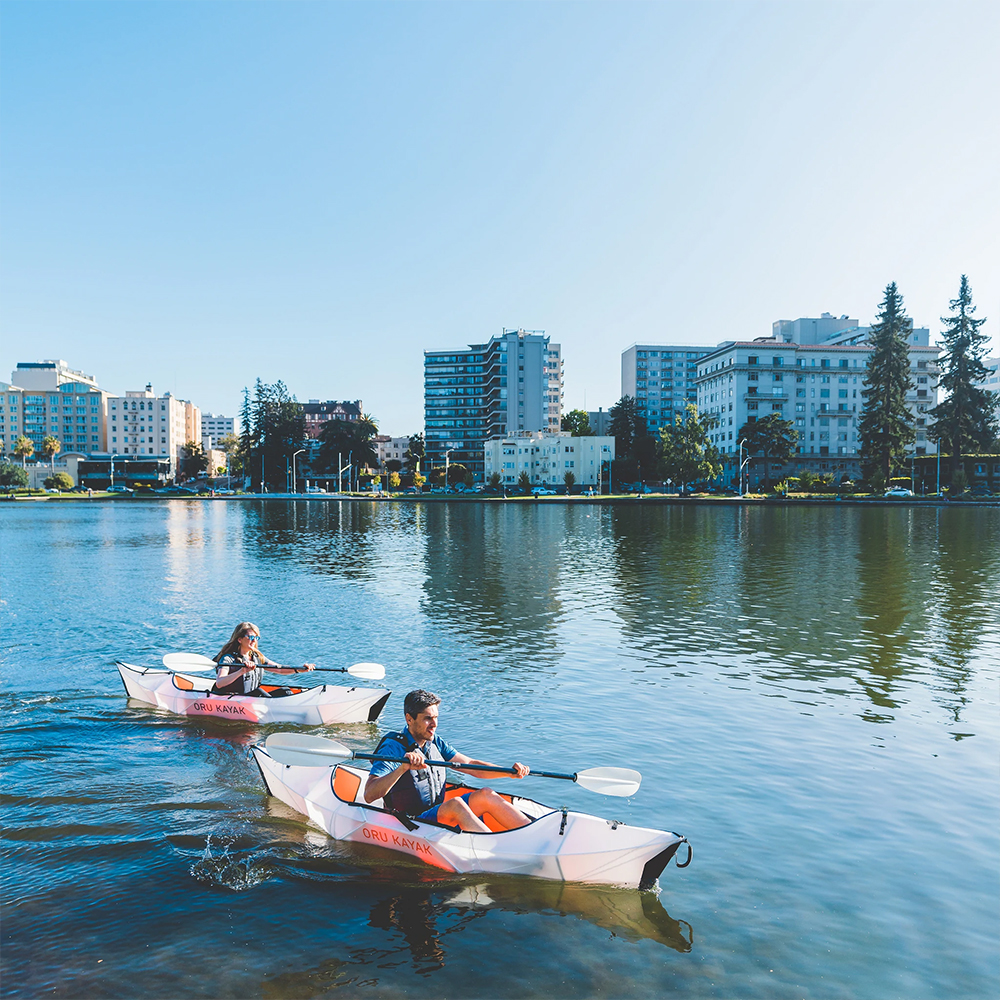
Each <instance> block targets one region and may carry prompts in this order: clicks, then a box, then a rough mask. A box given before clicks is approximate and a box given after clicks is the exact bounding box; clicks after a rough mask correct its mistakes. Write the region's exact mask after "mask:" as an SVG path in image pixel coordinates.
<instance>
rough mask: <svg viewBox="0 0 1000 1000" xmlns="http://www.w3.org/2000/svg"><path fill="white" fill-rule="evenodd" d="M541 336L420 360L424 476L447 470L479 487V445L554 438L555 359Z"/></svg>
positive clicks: (532, 333)
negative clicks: (458, 470) (519, 436)
mask: <svg viewBox="0 0 1000 1000" xmlns="http://www.w3.org/2000/svg"><path fill="white" fill-rule="evenodd" d="M561 353H562V352H561V349H560V346H559V345H558V344H553V343H551V341H550V340H549V338H548V337H546V336H545V334H544V331H538V330H504V332H503V333H502V334H501V335H500V336H499V337H491V338H490V339H489V341H487V342H486V343H485V344H470V345H469V349H468V350H467V351H425V352H424V451H425V455H426V468H425V469H424V471H425V472H427V471H428V470H430V469H431V468H437V467H439V466H443V465H444V463H445V452H448V453H449V456H448V458H449V461H450V462H451V463H452V464H461V465H464V466H465V467H466V468H467V469H469V470H470V471H471V472H472V474H473V477H474V478H475V480H476V481H479V482H481V481H482V479H483V472H484V466H483V459H484V451H483V444H484V442H485V441H487V440H489V439H490V438H494V437H501V436H503V435H507V434H513V433H515V432H517V431H544V432H558V431H559V421H560V414H561V413H562V397H563V375H562V356H561Z"/></svg>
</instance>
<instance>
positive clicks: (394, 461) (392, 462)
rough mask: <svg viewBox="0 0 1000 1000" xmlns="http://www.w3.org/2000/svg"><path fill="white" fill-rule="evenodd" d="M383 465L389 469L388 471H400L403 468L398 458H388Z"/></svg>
mask: <svg viewBox="0 0 1000 1000" xmlns="http://www.w3.org/2000/svg"><path fill="white" fill-rule="evenodd" d="M385 467H386V469H388V470H389V472H401V471H402V469H403V463H402V462H401V461H400V460H399V459H398V458H390V459H389V460H388V461H387V462H386V463H385Z"/></svg>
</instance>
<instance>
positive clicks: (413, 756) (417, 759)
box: [404, 750, 427, 771]
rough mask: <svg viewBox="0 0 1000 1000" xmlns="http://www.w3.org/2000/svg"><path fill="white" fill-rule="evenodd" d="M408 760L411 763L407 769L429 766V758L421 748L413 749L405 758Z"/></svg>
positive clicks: (419, 768)
mask: <svg viewBox="0 0 1000 1000" xmlns="http://www.w3.org/2000/svg"><path fill="white" fill-rule="evenodd" d="M404 759H405V760H406V762H407V763H408V764H409V765H410V766H409V768H408V769H407V770H410V771H413V770H417V771H419V770H421V769H422V768H426V767H427V759H426V758H425V757H424V755H423V754H422V753H421V752H420V751H419V750H411V751H410V752H409V753H408V754H407V755H406V757H405V758H404Z"/></svg>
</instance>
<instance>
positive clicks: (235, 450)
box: [215, 434, 243, 476]
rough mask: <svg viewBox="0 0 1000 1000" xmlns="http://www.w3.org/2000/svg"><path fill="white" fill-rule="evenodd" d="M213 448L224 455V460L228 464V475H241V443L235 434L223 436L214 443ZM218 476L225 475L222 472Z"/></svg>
mask: <svg viewBox="0 0 1000 1000" xmlns="http://www.w3.org/2000/svg"><path fill="white" fill-rule="evenodd" d="M215 447H216V448H218V449H220V450H221V451H224V452H225V453H226V460H227V461H228V463H229V474H230V475H231V476H242V475H243V447H242V441H241V440H240V438H238V437H237V436H236V435H235V434H224V435H223V436H222V437H220V438H219V439H218V441H216V442H215ZM220 475H225V473H224V472H222V473H220Z"/></svg>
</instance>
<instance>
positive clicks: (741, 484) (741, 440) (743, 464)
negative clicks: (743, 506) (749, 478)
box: [740, 438, 750, 496]
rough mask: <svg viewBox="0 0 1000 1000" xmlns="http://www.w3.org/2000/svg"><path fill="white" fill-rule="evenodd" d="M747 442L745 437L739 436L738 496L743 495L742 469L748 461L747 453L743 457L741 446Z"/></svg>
mask: <svg viewBox="0 0 1000 1000" xmlns="http://www.w3.org/2000/svg"><path fill="white" fill-rule="evenodd" d="M745 444H748V442H747V439H746V438H740V496H743V470H744V468H746V465H747V462H749V461H750V456H749V454H748V455H747V457H746V458H744V457H743V446H744V445H745Z"/></svg>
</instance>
